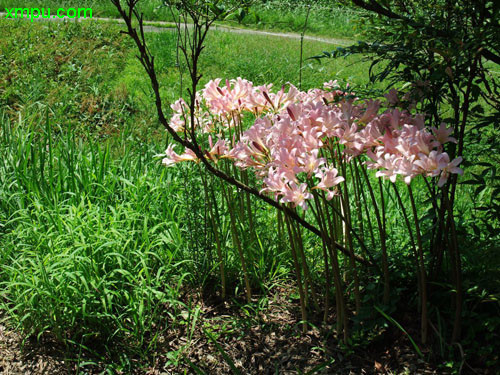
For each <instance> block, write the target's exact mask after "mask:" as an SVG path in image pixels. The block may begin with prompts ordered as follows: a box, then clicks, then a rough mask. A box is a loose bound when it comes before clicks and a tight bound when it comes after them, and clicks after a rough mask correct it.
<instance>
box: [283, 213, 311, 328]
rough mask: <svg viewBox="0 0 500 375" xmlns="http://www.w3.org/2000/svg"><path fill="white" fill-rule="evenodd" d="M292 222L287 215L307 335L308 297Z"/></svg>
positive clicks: (286, 220)
mask: <svg viewBox="0 0 500 375" xmlns="http://www.w3.org/2000/svg"><path fill="white" fill-rule="evenodd" d="M290 221H291V220H290V218H289V217H288V215H286V214H285V222H286V227H287V230H288V237H289V239H290V249H291V251H292V258H293V265H294V268H295V276H296V278H297V286H298V289H299V298H300V312H301V315H302V333H306V332H307V309H306V296H305V293H304V288H303V285H302V274H301V270H300V264H299V260H298V257H297V251H296V248H295V245H296V244H295V241H294V238H295V236H294V234H293V230H292V225H291V223H290Z"/></svg>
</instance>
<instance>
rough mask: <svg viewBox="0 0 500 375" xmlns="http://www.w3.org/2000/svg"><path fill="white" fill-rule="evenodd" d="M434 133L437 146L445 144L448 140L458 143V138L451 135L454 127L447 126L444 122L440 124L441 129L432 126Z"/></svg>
mask: <svg viewBox="0 0 500 375" xmlns="http://www.w3.org/2000/svg"><path fill="white" fill-rule="evenodd" d="M432 133H433V134H434V138H435V141H436V142H437V143H434V144H435V145H436V146H440V145H444V144H445V143H447V142H452V143H457V140H456V139H455V138H453V137H450V135H451V134H452V133H453V128H447V127H446V124H445V123H444V122H442V123H441V125H439V129H436V128H435V127H432Z"/></svg>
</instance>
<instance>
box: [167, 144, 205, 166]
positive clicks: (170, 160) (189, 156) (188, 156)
mask: <svg viewBox="0 0 500 375" xmlns="http://www.w3.org/2000/svg"><path fill="white" fill-rule="evenodd" d="M165 156H166V157H165V158H163V159H162V163H163V164H165V165H166V166H167V167H170V166H171V165H174V164H175V163H179V162H181V161H196V162H198V157H197V156H196V154H195V153H194V152H193V151H192V150H190V149H186V150H185V152H184V153H183V154H182V155H179V154H177V153H176V152H175V151H174V146H173V145H169V146H168V147H167V150H166V151H165Z"/></svg>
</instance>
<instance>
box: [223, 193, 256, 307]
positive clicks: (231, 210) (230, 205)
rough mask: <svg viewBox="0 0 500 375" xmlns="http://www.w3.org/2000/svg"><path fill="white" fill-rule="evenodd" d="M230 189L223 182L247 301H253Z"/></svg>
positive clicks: (232, 235)
mask: <svg viewBox="0 0 500 375" xmlns="http://www.w3.org/2000/svg"><path fill="white" fill-rule="evenodd" d="M228 190H229V189H226V187H225V186H224V184H222V192H223V194H224V197H225V198H226V202H227V208H228V211H229V217H230V222H231V223H230V226H231V238H232V240H233V246H234V247H236V248H237V249H238V254H239V256H240V262H241V268H242V270H243V278H244V281H245V292H246V298H247V302H248V303H251V302H252V289H251V287H250V279H249V277H248V268H247V262H246V260H245V255H244V254H243V248H242V246H241V241H240V239H239V236H238V230H237V228H236V217H235V211H234V209H235V207H234V198H233V196H232V192H231V191H228Z"/></svg>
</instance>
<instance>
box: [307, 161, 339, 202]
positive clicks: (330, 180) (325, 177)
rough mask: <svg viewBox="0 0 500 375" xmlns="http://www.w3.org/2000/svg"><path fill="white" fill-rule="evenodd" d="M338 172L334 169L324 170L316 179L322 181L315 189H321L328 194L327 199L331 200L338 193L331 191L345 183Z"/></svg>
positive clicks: (317, 174)
mask: <svg viewBox="0 0 500 375" xmlns="http://www.w3.org/2000/svg"><path fill="white" fill-rule="evenodd" d="M337 174H338V171H337V169H335V168H333V167H329V168H323V169H322V170H321V171H319V172H318V173H316V175H315V176H316V177H317V178H319V179H320V182H319V183H318V184H317V185H316V186H315V187H314V188H313V189H320V190H324V191H326V192H327V196H326V199H327V200H331V199H332V198H333V196H334V195H335V194H336V193H337V191H336V190H335V189H334V190H331V188H332V187H335V186H337V185H338V184H340V183H341V182H343V181H345V178H344V177H342V176H337Z"/></svg>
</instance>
